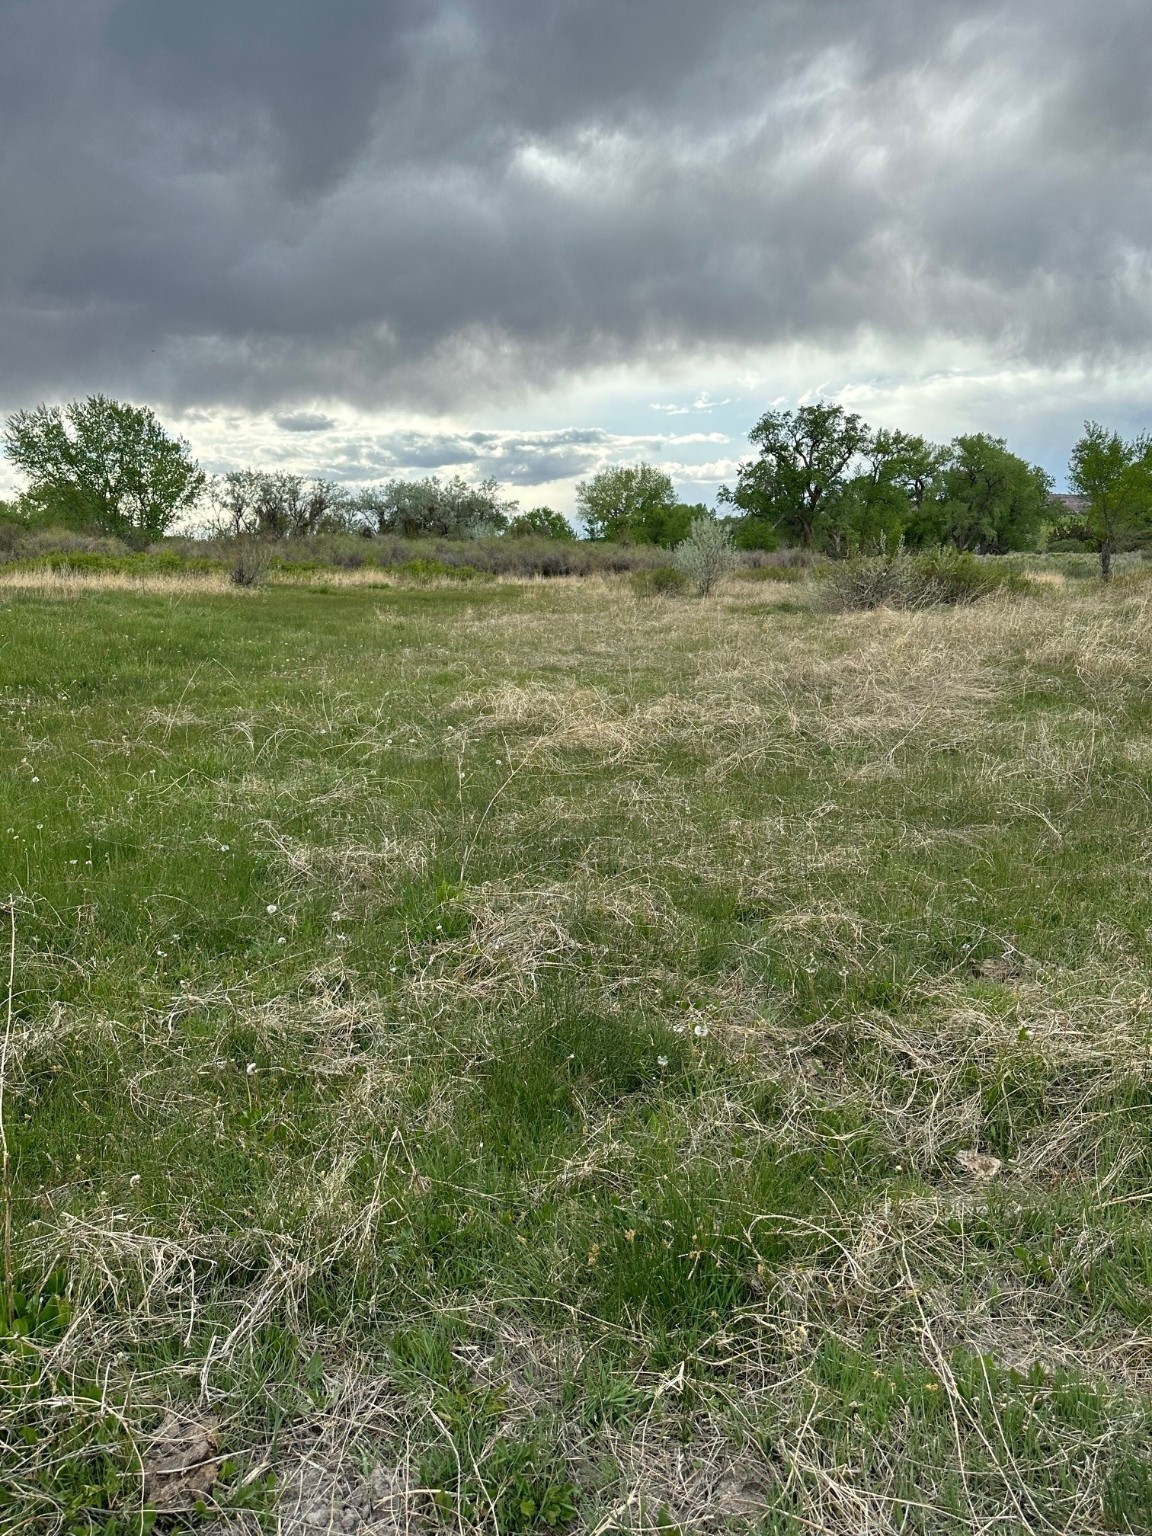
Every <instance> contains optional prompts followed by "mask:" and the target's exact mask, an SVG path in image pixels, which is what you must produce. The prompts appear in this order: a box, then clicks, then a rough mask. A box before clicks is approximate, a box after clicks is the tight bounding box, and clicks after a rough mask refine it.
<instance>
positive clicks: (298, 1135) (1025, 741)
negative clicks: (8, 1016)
mask: <svg viewBox="0 0 1152 1536" xmlns="http://www.w3.org/2000/svg"><path fill="white" fill-rule="evenodd" d="M426 574H427V573H425V572H423V571H420V572H415V573H413V576H414V581H415V578H421V579H422V578H423V577H424V576H425V575H426ZM153 586H154V590H151V591H150V590H148V589H147V584H146V583H145V585H144V587H143V588H142V589H141V590H139V591H131V592H128V591H117V590H106V589H102V588H101V585H100V582H99V580H98V579H97V577H96V576H93V577H92V580H91V585H90V586H89V587H87V588H85V587H84V585H83V583H80V584H79V585H77V584H72V585H66V586H62V587H61V588H60V589H59V590H58V591H56V590H52V589H50V588H46V589H45V590H42V591H35V590H29V591H25V592H20V591H18V590H15V589H12V590H5V591H3V592H0V724H2V725H3V731H2V733H0V771H2V773H3V784H4V797H3V812H2V815H0V895H7V893H8V892H11V893H12V897H13V911H14V913H15V923H16V981H15V987H14V993H13V1026H12V1035H11V1044H10V1052H9V1063H8V1074H7V1083H6V1096H5V1105H4V1109H5V1122H6V1129H7V1136H8V1142H9V1146H10V1151H11V1157H12V1168H13V1188H14V1205H13V1220H14V1240H15V1241H14V1251H15V1261H16V1274H15V1277H14V1278H15V1284H16V1287H17V1290H18V1298H17V1303H16V1307H15V1315H14V1316H13V1317H10V1318H8V1319H7V1320H6V1330H5V1335H4V1339H5V1342H4V1343H3V1346H2V1348H0V1524H2V1525H3V1528H4V1530H5V1531H6V1532H7V1531H13V1532H16V1531H20V1532H29V1533H32V1532H36V1533H39V1532H79V1531H84V1532H87V1531H100V1532H109V1533H115V1536H127V1533H129V1532H138V1531H143V1530H147V1529H149V1528H150V1526H151V1523H152V1520H153V1516H152V1514H151V1513H150V1512H149V1511H148V1508H147V1502H146V1499H145V1497H144V1494H143V1492H142V1488H143V1484H142V1469H143V1470H147V1469H148V1467H149V1466H150V1464H151V1463H150V1455H151V1453H150V1451H149V1437H150V1435H151V1434H152V1433H153V1431H154V1430H155V1428H156V1426H157V1425H158V1423H159V1422H160V1419H161V1418H162V1416H163V1414H164V1412H165V1411H166V1410H169V1409H172V1410H174V1411H175V1412H177V1413H178V1414H180V1415H183V1416H184V1417H185V1418H187V1419H188V1420H190V1421H192V1420H196V1421H199V1420H203V1419H205V1418H210V1419H211V1420H212V1423H213V1425H214V1429H213V1433H214V1434H215V1436H216V1438H217V1441H218V1444H219V1448H220V1458H221V1475H220V1477H219V1479H218V1481H217V1482H216V1485H215V1489H214V1491H213V1494H212V1496H211V1498H210V1500H209V1502H210V1503H212V1504H213V1506H214V1507H215V1513H214V1514H211V1513H205V1514H203V1515H198V1514H196V1513H195V1511H192V1512H190V1513H188V1514H187V1515H186V1516H182V1517H181V1518H182V1519H184V1520H185V1521H186V1522H188V1523H190V1524H191V1525H193V1526H195V1525H196V1524H198V1523H200V1524H203V1523H204V1522H205V1521H207V1520H209V1519H211V1520H213V1521H214V1523H213V1524H212V1527H211V1528H212V1529H213V1530H214V1531H225V1530H227V1531H237V1532H239V1531H253V1530H257V1529H260V1528H264V1527H266V1528H267V1529H269V1530H274V1529H276V1528H277V1520H281V1521H286V1522H289V1523H287V1524H285V1525H284V1529H291V1530H296V1529H297V1528H299V1532H300V1536H303V1532H304V1530H306V1529H307V1527H298V1526H293V1525H292V1524H291V1521H292V1520H294V1519H295V1518H296V1517H295V1516H294V1515H293V1513H292V1511H293V1510H295V1509H296V1508H297V1507H298V1506H299V1507H300V1508H311V1507H322V1508H323V1510H324V1511H325V1513H324V1519H325V1520H327V1519H328V1516H329V1514H331V1513H332V1512H333V1511H335V1515H334V1518H335V1519H336V1521H337V1523H339V1519H340V1517H341V1513H342V1510H343V1509H344V1508H345V1506H347V1507H348V1508H349V1509H351V1508H353V1505H354V1504H355V1501H356V1500H357V1499H360V1501H361V1502H360V1504H358V1505H356V1506H355V1507H356V1508H357V1509H359V1510H360V1516H359V1517H360V1518H363V1519H364V1520H366V1521H367V1520H369V1519H370V1518H371V1519H378V1520H379V1521H380V1522H383V1521H384V1519H385V1516H386V1515H387V1514H388V1512H389V1511H390V1510H391V1511H392V1513H393V1514H394V1515H396V1516H397V1518H399V1514H401V1513H403V1510H404V1509H407V1511H408V1512H409V1513H410V1515H411V1516H412V1518H413V1519H415V1518H420V1519H423V1520H426V1521H428V1522H430V1523H431V1525H432V1526H433V1527H435V1526H436V1525H437V1524H442V1525H443V1527H444V1529H446V1530H455V1531H460V1530H467V1529H472V1528H476V1529H486V1530H497V1529H498V1530H500V1531H547V1530H568V1529H572V1530H578V1529H597V1528H598V1529H600V1530H602V1531H605V1532H606V1531H609V1530H612V1529H618V1530H632V1529H635V1530H639V1529H660V1528H662V1527H663V1528H667V1529H685V1530H686V1529H689V1528H692V1529H696V1528H700V1527H701V1522H705V1524H706V1522H707V1521H711V1522H712V1524H711V1526H708V1527H707V1528H720V1529H722V1528H725V1526H726V1525H727V1527H728V1528H732V1529H755V1530H758V1531H768V1532H778V1533H784V1532H787V1533H793V1532H795V1533H797V1536H799V1533H801V1532H808V1531H812V1530H817V1531H828V1532H833V1531H835V1532H845V1533H847V1532H856V1531H861V1530H869V1531H878V1532H887V1531H892V1532H897V1531H899V1532H923V1533H925V1536H928V1533H931V1536H935V1533H937V1532H957V1533H959V1532H963V1531H969V1530H973V1529H993V1528H995V1529H997V1530H1000V1531H1005V1532H1007V1531H1013V1532H1015V1531H1020V1532H1023V1531H1033V1530H1035V1531H1052V1530H1059V1531H1068V1532H1104V1531H1125V1530H1126V1531H1132V1532H1140V1531H1152V1473H1150V1472H1149V1463H1148V1451H1147V1447H1148V1444H1149V1438H1150V1431H1152V1423H1150V1422H1149V1421H1150V1417H1152V1415H1150V1413H1149V1403H1148V1398H1147V1374H1146V1362H1147V1359H1148V1357H1149V1349H1150V1348H1152V1326H1150V1324H1152V1224H1150V1222H1149V1219H1148V1191H1149V1189H1150V1188H1152V1005H1150V1004H1149V998H1150V997H1152V967H1150V966H1149V963H1148V958H1147V954H1148V936H1149V934H1150V933H1152V885H1150V882H1149V879H1148V847H1147V841H1148V834H1147V825H1148V805H1149V795H1150V791H1152V737H1150V730H1152V708H1150V705H1149V695H1148V677H1149V676H1150V675H1152V627H1150V625H1149V622H1148V618H1147V615H1146V612H1145V605H1144V597H1143V589H1142V587H1141V586H1140V584H1139V582H1137V581H1136V580H1135V578H1133V581H1132V584H1130V585H1122V584H1121V585H1118V587H1117V589H1116V590H1115V591H1113V592H1110V593H1102V592H1101V591H1100V590H1099V588H1098V587H1095V586H1091V585H1090V584H1089V583H1087V582H1079V581H1078V582H1076V583H1069V584H1068V585H1067V586H1065V587H1051V588H1047V589H1043V590H1037V591H1036V592H1035V593H1029V594H1026V595H1024V596H1020V597H1017V598H1015V599H1013V600H1011V601H1009V600H1007V599H1004V600H995V601H992V602H988V603H985V604H983V605H977V606H975V607H972V608H970V609H963V610H948V611H943V610H935V611H931V612H923V613H915V614H909V613H905V614H893V613H890V612H884V611H881V612H878V613H869V614H851V615H842V616H830V615H828V614H824V613H821V612H820V611H819V604H818V603H817V602H816V601H815V600H814V599H812V598H811V595H810V594H809V592H808V589H807V587H806V585H805V584H804V583H803V582H800V583H797V584H796V585H795V586H794V589H793V592H794V594H795V600H794V601H792V600H790V601H789V602H788V603H786V604H785V603H780V602H778V601H774V600H773V598H772V594H771V590H770V584H769V585H768V586H765V587H764V588H763V589H760V588H758V587H756V586H755V585H751V584H747V583H735V582H734V583H733V584H732V586H731V589H730V594H729V595H726V596H721V597H720V598H719V599H716V600H713V601H711V602H707V603H696V602H676V603H652V602H649V601H645V600H643V599H640V600H638V599H637V598H636V597H635V596H634V595H633V594H632V592H631V590H630V588H629V586H628V583H627V581H626V580H623V579H622V580H620V581H618V582H606V581H601V582H591V583H585V584H582V585H581V584H563V583H561V584H556V585H553V586H550V587H543V586H540V585H529V584H524V585H516V584H512V583H500V584H497V583H488V582H483V583H481V582H473V583H471V584H456V585H438V586H428V585H422V584H410V585H398V586H392V587H388V588H380V589H371V588H365V589H356V588H354V587H350V588H342V587H339V586H333V587H331V588H327V589H324V590H319V589H311V588H307V587H295V588H293V587H288V586H278V585H272V586H269V587H267V588H264V589H261V590H258V591H255V592H227V591H213V590H210V589H209V588H208V587H206V586H205V587H201V588H197V586H196V583H195V581H194V580H192V579H188V580H186V581H182V582H180V583H174V584H172V585H171V586H169V587H165V586H164V584H163V581H162V580H160V579H157V580H156V581H155V582H154V584H153ZM761 590H763V592H764V598H763V600H761V599H760V592H761ZM791 596H792V594H790V598H791ZM5 922H7V918H5ZM6 953H7V951H6V949H5V954H6ZM5 974H6V973H5ZM963 1151H979V1152H982V1153H985V1154H989V1155H991V1156H993V1157H995V1158H997V1159H1000V1160H1001V1161H1002V1164H1003V1167H1002V1168H1001V1169H1000V1171H999V1172H998V1174H997V1175H996V1176H995V1177H994V1178H991V1179H989V1180H987V1181H980V1180H976V1179H974V1178H973V1177H972V1175H971V1174H968V1173H966V1172H964V1170H963V1169H962V1168H961V1167H960V1166H959V1165H958V1164H957V1162H956V1154H957V1152H963ZM5 1305H6V1304H5ZM153 1460H154V1458H153ZM309 1468H310V1469H311V1470H309ZM317 1468H320V1471H317V1470H316V1469H317ZM372 1490H375V1491H374V1492H373V1491H372ZM372 1500H375V1503H374V1505H372V1507H373V1508H374V1509H375V1511H376V1514H375V1515H371V1513H370V1508H369V1506H370V1504H371V1503H372ZM205 1528H207V1526H205ZM366 1528H367V1529H370V1530H371V1529H373V1528H374V1527H373V1526H372V1525H371V1524H368V1525H367V1526H366ZM378 1528H379V1529H380V1530H384V1529H385V1528H386V1526H385V1524H383V1523H380V1524H379V1527H378Z"/></svg>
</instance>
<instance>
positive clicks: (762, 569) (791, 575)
mask: <svg viewBox="0 0 1152 1536" xmlns="http://www.w3.org/2000/svg"><path fill="white" fill-rule="evenodd" d="M737 574H738V575H739V577H740V580H741V581H803V580H804V578H805V576H807V575H809V570H808V568H807V567H806V566H803V565H745V566H741V568H740V570H739V571H738V572H737Z"/></svg>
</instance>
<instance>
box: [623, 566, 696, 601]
mask: <svg viewBox="0 0 1152 1536" xmlns="http://www.w3.org/2000/svg"><path fill="white" fill-rule="evenodd" d="M630 580H631V583H632V590H633V592H635V594H636V596H637V597H679V596H681V595H682V594H683V593H685V592H687V590H688V588H689V587H690V586H691V582H690V581H689V580H688V578H687V576H685V574H684V572H683V571H680V570H677V569H676V567H675V566H674V565H656V566H652V567H651V568H650V569H649V570H646V571H633V572H632V575H631V578H630Z"/></svg>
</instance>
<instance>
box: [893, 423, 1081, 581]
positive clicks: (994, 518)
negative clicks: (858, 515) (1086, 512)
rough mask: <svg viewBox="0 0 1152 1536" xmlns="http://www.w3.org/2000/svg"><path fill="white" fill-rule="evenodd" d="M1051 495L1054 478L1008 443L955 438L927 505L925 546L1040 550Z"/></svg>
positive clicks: (976, 437)
mask: <svg viewBox="0 0 1152 1536" xmlns="http://www.w3.org/2000/svg"><path fill="white" fill-rule="evenodd" d="M1051 494H1052V477H1051V475H1049V474H1048V473H1047V472H1046V471H1045V470H1043V469H1041V468H1040V466H1039V465H1037V464H1029V463H1028V462H1027V460H1025V459H1022V458H1020V457H1019V455H1018V454H1015V453H1010V452H1009V450H1008V447H1007V445H1006V443H1005V441H1004V439H1003V438H1002V437H990V436H988V434H987V433H984V432H976V433H972V434H970V435H968V436H963V437H957V438H954V439H953V440H952V443H951V444H950V445H949V448H948V452H947V456H946V458H945V459H944V462H943V464H942V466H941V468H940V471H939V473H938V474H937V476H936V478H935V480H934V482H933V485H932V488H931V496H930V498H929V499H927V500H926V501H925V504H924V508H923V513H922V517H921V520H920V529H919V531H920V534H921V537H920V539H919V542H922V543H939V544H954V545H955V546H956V548H957V549H965V550H973V551H975V552H977V553H980V554H988V555H1003V554H1007V553H1009V551H1011V550H1024V549H1035V547H1036V544H1037V542H1038V540H1039V537H1040V531H1041V529H1042V527H1043V525H1044V519H1045V517H1046V516H1047V513H1048V501H1049V497H1050V496H1051Z"/></svg>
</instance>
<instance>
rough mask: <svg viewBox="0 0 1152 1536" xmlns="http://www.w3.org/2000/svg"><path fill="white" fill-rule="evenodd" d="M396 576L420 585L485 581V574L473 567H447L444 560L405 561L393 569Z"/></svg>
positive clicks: (486, 577)
mask: <svg viewBox="0 0 1152 1536" xmlns="http://www.w3.org/2000/svg"><path fill="white" fill-rule="evenodd" d="M395 570H396V573H397V575H401V576H407V577H408V578H409V580H411V581H415V582H419V583H421V584H423V583H425V582H429V581H485V580H487V579H488V576H487V573H486V572H484V571H478V570H477V569H476V567H475V566H474V565H449V564H448V563H447V562H446V561H444V560H406V561H405V562H404V564H403V565H398V566H396V567H395Z"/></svg>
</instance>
